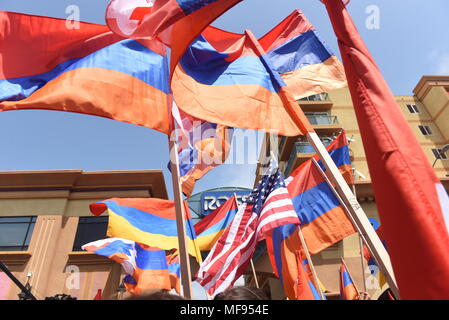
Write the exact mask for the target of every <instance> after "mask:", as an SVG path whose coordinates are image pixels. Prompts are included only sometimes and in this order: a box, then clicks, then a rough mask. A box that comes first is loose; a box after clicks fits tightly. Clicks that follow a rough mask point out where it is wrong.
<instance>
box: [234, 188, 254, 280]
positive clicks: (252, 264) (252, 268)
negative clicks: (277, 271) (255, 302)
mask: <svg viewBox="0 0 449 320" xmlns="http://www.w3.org/2000/svg"><path fill="white" fill-rule="evenodd" d="M234 200H235V204H236V205H237V209H239V202H238V201H237V195H236V194H235V193H234ZM250 262H251V270H252V272H253V277H254V282H255V283H256V288H257V289H259V280H257V273H256V268H255V267H254V261H253V258H251V260H250Z"/></svg>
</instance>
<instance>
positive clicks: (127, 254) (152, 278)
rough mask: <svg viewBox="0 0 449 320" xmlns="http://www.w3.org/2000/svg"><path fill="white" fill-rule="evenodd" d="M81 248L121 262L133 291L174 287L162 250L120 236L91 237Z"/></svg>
mask: <svg viewBox="0 0 449 320" xmlns="http://www.w3.org/2000/svg"><path fill="white" fill-rule="evenodd" d="M82 248H83V250H86V251H89V252H92V253H95V254H98V255H101V256H105V257H108V258H109V259H111V260H113V261H115V262H117V263H120V264H121V265H122V266H123V268H124V270H125V272H126V274H127V277H126V278H125V281H124V283H125V287H126V289H127V291H128V292H130V293H131V294H133V295H139V294H141V293H142V292H144V291H145V290H148V289H166V290H171V289H172V288H175V287H172V283H171V279H170V275H169V266H168V264H167V259H166V256H165V251H164V250H160V249H159V248H154V247H149V246H145V245H143V244H140V243H137V242H134V241H130V240H125V239H120V238H109V239H104V240H98V241H94V242H91V243H88V244H85V245H83V246H82ZM100 299H101V293H100Z"/></svg>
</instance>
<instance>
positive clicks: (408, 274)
mask: <svg viewBox="0 0 449 320" xmlns="http://www.w3.org/2000/svg"><path fill="white" fill-rule="evenodd" d="M323 2H324V3H325V4H326V8H327V11H328V13H329V16H330V19H331V21H332V25H333V28H334V31H335V33H336V35H337V38H338V43H339V46H340V51H341V55H342V58H343V64H344V67H345V71H346V76H347V79H348V85H349V89H350V91H351V96H352V100H353V103H354V109H355V113H356V116H357V121H358V124H359V128H360V133H361V136H362V139H363V144H364V146H365V153H366V157H367V161H368V166H369V170H370V173H371V178H372V181H373V189H374V193H375V197H376V204H377V207H378V210H379V216H380V219H381V222H382V228H383V233H384V237H385V241H386V242H387V243H388V251H389V253H390V255H391V261H392V264H393V269H394V272H395V276H396V279H397V283H398V287H399V293H400V296H401V298H402V299H448V298H449V286H448V285H447V284H448V283H449V255H448V254H447V248H448V247H449V235H448V229H447V225H446V224H445V218H444V214H448V211H449V208H448V206H447V203H448V201H449V200H448V196H447V194H446V192H445V191H444V188H443V186H442V185H441V182H440V181H439V180H438V178H437V176H436V175H435V173H434V171H433V169H432V168H431V166H430V163H429V160H428V159H427V157H426V155H425V154H424V152H423V150H422V149H421V146H420V145H419V143H418V141H417V139H416V137H415V134H414V133H413V131H412V130H411V128H410V126H409V125H408V123H407V121H406V120H405V118H404V116H403V114H402V113H401V111H400V108H399V107H398V105H397V103H396V100H395V98H394V96H393V94H392V92H391V90H390V88H389V87H388V85H387V84H386V82H385V80H384V79H383V77H382V75H381V73H380V71H379V69H378V67H377V65H376V63H375V61H374V59H373V58H372V56H371V54H370V53H369V51H368V49H367V48H366V46H365V44H364V43H363V41H362V39H361V37H360V35H359V33H358V31H357V29H356V27H355V26H354V23H353V21H352V19H351V17H350V15H349V13H348V12H347V10H346V8H345V6H344V5H343V3H342V2H341V1H340V0H323ZM423 270H425V271H426V272H425V273H423Z"/></svg>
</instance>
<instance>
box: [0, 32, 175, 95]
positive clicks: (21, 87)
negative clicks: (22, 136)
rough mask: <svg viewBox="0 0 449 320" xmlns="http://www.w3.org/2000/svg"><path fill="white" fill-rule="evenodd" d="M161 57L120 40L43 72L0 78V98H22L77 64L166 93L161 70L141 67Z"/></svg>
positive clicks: (132, 43)
mask: <svg viewBox="0 0 449 320" xmlns="http://www.w3.org/2000/svg"><path fill="white" fill-rule="evenodd" d="M164 59H165V57H163V56H161V55H159V54H157V53H155V52H153V51H151V50H150V49H148V48H147V47H145V46H143V45H142V44H140V43H138V42H137V41H134V40H123V41H120V42H117V43H114V44H111V45H109V46H107V47H105V48H103V49H100V50H99V51H96V52H93V53H91V54H90V55H88V56H86V57H83V58H77V59H72V60H67V61H64V62H62V63H60V64H59V65H57V66H56V67H54V68H53V69H52V70H51V71H49V72H46V73H42V74H36V75H31V76H27V77H21V78H9V79H6V80H0V101H3V100H9V101H10V100H14V101H17V100H22V99H25V98H27V97H29V96H30V95H31V94H32V93H33V92H34V91H36V90H38V89H40V88H42V87H43V86H44V85H45V84H46V83H47V82H49V81H51V80H53V79H55V78H57V77H59V76H60V75H61V74H63V73H64V72H69V71H72V70H76V69H80V68H102V69H105V70H112V71H118V72H121V73H124V74H127V75H130V76H132V77H134V78H136V79H139V80H141V81H143V82H144V83H146V84H148V85H151V86H152V87H153V88H155V89H157V90H160V91H162V92H164V93H166V94H168V93H169V92H170V90H169V87H168V82H167V75H166V74H165V75H164V72H161V73H158V72H147V71H146V70H145V69H146V68H152V67H153V68H154V67H155V66H160V65H161V64H162V63H163V60H164ZM125 61H126V63H125ZM144 65H145V68H144V67H143V66H144ZM92 72H94V70H92Z"/></svg>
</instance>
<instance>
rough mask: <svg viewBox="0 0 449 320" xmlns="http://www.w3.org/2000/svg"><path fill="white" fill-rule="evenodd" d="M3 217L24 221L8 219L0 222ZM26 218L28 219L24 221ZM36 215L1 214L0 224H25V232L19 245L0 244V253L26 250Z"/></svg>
mask: <svg viewBox="0 0 449 320" xmlns="http://www.w3.org/2000/svg"><path fill="white" fill-rule="evenodd" d="M3 219H24V221H10V222H2V220H3ZM25 219H27V220H28V221H25ZM36 223H37V216H1V217H0V225H6V224H27V227H26V231H25V234H24V235H23V241H22V244H21V245H20V246H15V245H13V246H8V245H1V244H0V253H1V252H6V251H12V252H24V251H28V249H29V247H30V243H31V237H32V236H33V232H34V228H35V227H36Z"/></svg>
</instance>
